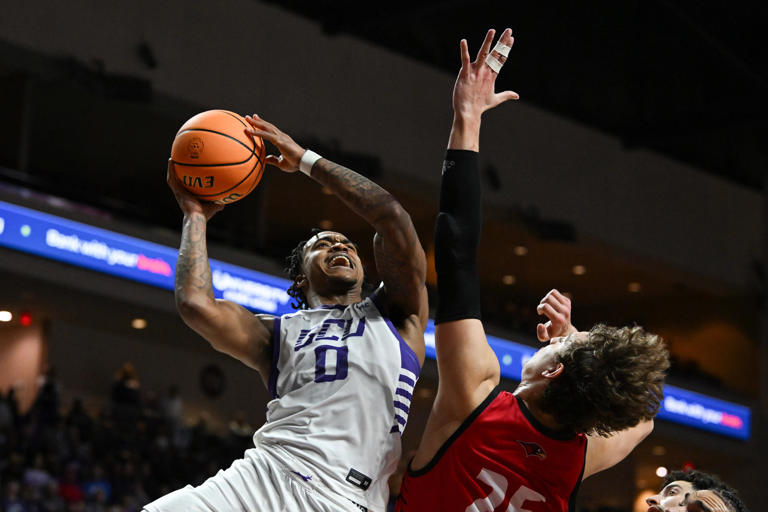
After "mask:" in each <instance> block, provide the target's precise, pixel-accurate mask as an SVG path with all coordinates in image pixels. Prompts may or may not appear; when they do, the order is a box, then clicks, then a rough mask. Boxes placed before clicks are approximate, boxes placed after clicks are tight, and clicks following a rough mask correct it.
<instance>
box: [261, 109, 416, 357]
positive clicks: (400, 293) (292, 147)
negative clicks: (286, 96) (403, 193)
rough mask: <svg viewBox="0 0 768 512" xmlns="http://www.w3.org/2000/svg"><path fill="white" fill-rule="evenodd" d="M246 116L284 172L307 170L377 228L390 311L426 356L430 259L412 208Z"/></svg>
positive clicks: (273, 162)
mask: <svg viewBox="0 0 768 512" xmlns="http://www.w3.org/2000/svg"><path fill="white" fill-rule="evenodd" d="M246 119H247V121H248V122H249V123H250V124H251V126H252V129H251V130H250V133H251V134H252V135H257V136H259V137H262V138H264V139H266V140H268V141H270V142H271V143H273V144H274V145H275V146H276V147H277V148H278V150H279V151H280V156H275V155H269V156H268V157H267V163H268V164H271V165H274V166H276V167H279V168H280V169H282V170H283V171H285V172H296V171H299V170H301V171H302V172H304V173H305V174H308V175H309V176H311V177H312V178H313V179H314V180H315V181H317V182H319V183H320V184H322V185H324V186H325V187H327V188H328V189H330V190H331V191H332V192H333V193H334V194H335V195H336V196H337V197H338V198H339V199H341V200H342V201H343V202H344V204H346V205H347V206H348V207H349V208H350V209H351V210H352V211H354V212H355V213H356V214H358V215H359V216H361V217H362V218H363V219H365V220H366V221H367V222H368V223H369V224H371V226H373V228H374V229H375V230H376V236H375V238H374V251H375V256H376V267H377V269H378V272H379V275H380V276H382V280H383V281H384V286H385V289H386V292H385V293H386V295H385V300H386V304H387V305H388V307H389V311H388V312H387V314H388V315H389V316H390V317H391V318H392V320H393V322H394V323H395V324H396V326H397V327H398V329H399V330H401V333H403V331H407V332H408V333H409V334H410V331H411V330H413V331H414V333H413V334H414V336H410V335H404V337H405V339H406V341H407V342H408V343H409V344H410V345H411V348H413V349H414V350H415V351H416V353H417V354H418V355H419V358H420V359H423V356H424V346H423V332H424V328H425V327H426V322H427V315H428V306H427V294H426V288H425V285H424V283H425V279H426V258H425V256H424V250H423V249H422V247H421V243H420V241H419V238H418V235H417V234H416V229H415V228H414V226H413V223H412V222H411V218H410V216H409V215H408V212H406V211H405V210H404V209H403V207H402V206H401V205H400V203H399V202H398V201H397V200H396V199H395V198H394V197H393V196H392V195H391V194H390V193H389V192H387V191H386V190H384V189H383V188H381V187H380V186H379V185H377V184H376V183H374V182H372V181H371V180H369V179H368V178H366V177H364V176H361V175H360V174H358V173H356V172H354V171H352V170H351V169H347V168H346V167H343V166H341V165H338V164H335V163H333V162H331V161H330V160H327V159H325V158H321V157H320V156H319V155H317V154H315V153H313V152H312V151H307V150H305V149H304V148H302V147H301V146H299V145H298V144H297V143H296V142H295V141H293V139H291V137H289V136H288V135H287V134H285V133H283V132H281V131H280V130H279V129H277V127H275V126H274V125H272V124H271V123H268V122H266V121H264V120H263V119H261V118H260V117H258V116H257V115H255V114H254V115H253V116H248V117H247V118H246ZM414 321H415V322H418V325H416V324H414V323H413V322H414ZM398 324H399V325H398ZM419 330H420V331H421V332H420V334H417V333H416V331H419ZM412 341H413V343H412Z"/></svg>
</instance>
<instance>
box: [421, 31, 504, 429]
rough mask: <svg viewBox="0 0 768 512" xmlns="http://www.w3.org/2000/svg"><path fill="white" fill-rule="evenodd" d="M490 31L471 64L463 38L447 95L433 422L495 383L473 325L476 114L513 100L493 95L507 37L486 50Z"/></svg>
mask: <svg viewBox="0 0 768 512" xmlns="http://www.w3.org/2000/svg"><path fill="white" fill-rule="evenodd" d="M494 34H495V32H494V31H493V30H489V31H488V33H487V34H486V37H485V40H484V41H483V45H482V47H481V48H480V51H479V52H478V54H477V58H476V59H475V61H474V62H470V57H469V49H468V47H467V41H466V40H462V41H461V43H460V52H461V70H460V71H459V75H458V78H457V79H456V84H455V86H454V90H453V113H454V117H453V125H452V127H451V134H450V138H449V141H448V151H447V153H446V158H445V162H444V163H443V177H442V183H441V189H440V213H439V214H438V217H437V220H436V222H435V265H436V268H437V285H438V302H437V314H436V319H435V323H436V324H437V327H436V337H435V339H436V342H435V343H436V348H437V362H438V367H439V371H440V388H439V391H438V396H437V401H436V406H435V409H434V412H435V414H436V415H437V416H438V421H439V420H440V419H442V420H446V421H451V420H452V419H454V420H459V419H464V418H465V417H466V416H467V414H469V413H470V412H471V411H472V410H473V409H474V408H475V407H476V406H477V405H478V404H479V403H480V402H482V401H483V400H484V399H485V397H486V396H487V395H488V393H489V392H490V391H491V390H492V389H493V387H494V386H496V384H498V381H499V363H498V360H497V359H496V355H495V354H494V353H493V351H492V350H491V348H490V347H489V346H488V343H487V341H486V338H485V331H484V329H483V325H482V323H481V321H480V285H479V279H478V273H477V248H478V244H479V241H480V231H481V228H482V199H481V185H480V176H479V169H478V168H479V165H478V153H477V152H478V150H479V147H480V123H481V118H482V114H483V112H485V111H486V110H488V109H491V108H494V107H495V106H497V105H499V104H501V103H503V102H505V101H507V100H510V99H517V98H518V95H517V94H516V93H514V92H512V91H505V92H501V93H496V92H495V83H496V77H497V76H498V71H499V70H500V69H501V67H500V66H501V65H502V64H503V63H504V61H505V60H506V54H507V52H508V51H509V48H510V47H511V46H512V44H513V38H512V31H511V30H510V29H507V30H505V31H504V32H503V33H502V35H501V37H500V38H499V42H498V45H497V46H496V48H494V50H491V44H492V42H493V38H494ZM491 66H494V67H493V68H492V67H491Z"/></svg>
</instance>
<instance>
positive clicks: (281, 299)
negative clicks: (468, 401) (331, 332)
mask: <svg viewBox="0 0 768 512" xmlns="http://www.w3.org/2000/svg"><path fill="white" fill-rule="evenodd" d="M0 246H5V247H8V248H11V249H15V250H18V251H22V252H26V253H30V254H34V255H37V256H42V257H44V258H49V259H53V260H57V261H62V262H65V263H69V264H72V265H76V266H79V267H83V268H87V269H91V270H95V271H97V272H102V273H105V274H109V275H112V276H117V277H121V278H124V279H129V280H132V281H137V282H140V283H144V284H149V285H152V286H157V287H160V288H164V289H166V290H173V275H174V272H175V269H176V257H177V253H178V251H177V250H176V249H172V248H170V247H166V246H163V245H159V244H155V243H152V242H148V241H146V240H141V239H138V238H134V237H130V236H126V235H122V234H119V233H115V232H112V231H108V230H105V229H100V228H96V227H93V226H89V225H87V224H82V223H79V222H74V221H71V220H68V219H64V218H61V217H57V216H55V215H50V214H47V213H42V212H38V211H35V210H31V209H29V208H23V207H20V206H16V205H12V204H9V203H5V202H2V201H0ZM210 265H211V274H212V279H213V289H214V294H215V296H216V297H217V298H222V299H227V300H231V301H233V302H236V303H238V304H241V305H242V306H244V307H246V308H248V309H251V310H254V311H260V312H263V313H270V314H274V315H282V314H285V313H290V312H292V311H293V309H292V308H291V306H290V296H289V295H288V294H287V293H286V291H285V290H286V289H287V288H288V286H289V285H290V282H289V281H288V280H286V279H282V278H279V277H275V276H272V275H269V274H264V273H262V272H257V271H255V270H250V269H246V268H243V267H239V266H236V265H231V264H229V263H225V262H222V261H217V260H213V259H212V260H210ZM434 333H435V330H434V324H433V323H432V321H430V322H429V325H428V327H427V331H426V333H425V337H426V341H427V350H426V353H427V357H430V358H432V359H434V358H435V337H434ZM488 343H489V344H490V346H491V348H492V349H493V351H494V352H495V353H496V356H497V357H498V359H499V364H500V365H501V375H502V376H503V377H507V378H510V379H513V380H520V375H521V372H522V368H523V364H525V362H526V361H527V360H528V359H529V358H530V357H531V356H532V355H533V354H534V353H535V352H536V349H535V348H532V347H529V346H527V345H523V344H520V343H515V342H513V341H509V340H505V339H502V338H497V337H494V336H488ZM658 417H659V418H661V419H664V420H668V421H672V422H675V423H680V424H683V425H688V426H690V427H694V428H698V429H702V430H707V431H710V432H714V433H717V434H721V435H725V436H729V437H735V438H738V439H749V436H750V424H751V410H750V409H749V408H748V407H745V406H743V405H738V404H734V403H731V402H726V401H724V400H719V399H716V398H712V397H708V396H705V395H702V394H700V393H694V392H692V391H688V390H685V389H681V388H677V387H675V386H669V385H667V386H665V388H664V402H663V403H662V407H661V411H660V412H659V415H658Z"/></svg>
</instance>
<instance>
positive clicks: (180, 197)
mask: <svg viewBox="0 0 768 512" xmlns="http://www.w3.org/2000/svg"><path fill="white" fill-rule="evenodd" d="M172 166H173V164H172V163H171V162H169V163H168V185H169V186H170V187H171V190H173V194H174V196H176V200H177V202H178V203H179V206H180V207H181V210H182V211H183V212H184V221H183V225H182V232H181V246H180V247H179V258H178V261H177V262H176V281H175V297H176V307H177V308H178V310H179V313H180V314H181V318H182V319H183V320H184V323H186V324H187V325H188V326H189V327H191V328H192V329H193V330H194V331H196V332H197V333H198V334H200V335H201V336H202V337H203V338H205V339H206V340H208V342H209V343H210V344H211V346H212V347H213V348H215V349H216V350H218V351H220V352H224V353H225V354H229V355H230V356H232V357H234V358H236V359H238V360H240V361H242V362H243V363H244V364H246V365H248V366H250V367H251V368H254V369H256V370H258V371H259V372H260V373H261V377H262V380H264V381H265V382H266V381H267V379H268V378H269V367H270V362H271V350H270V349H271V339H272V338H271V330H272V324H273V322H272V320H273V319H272V317H270V316H269V315H254V314H252V313H251V312H249V311H248V310H246V309H245V308H243V307H242V306H240V305H238V304H235V303H234V302H230V301H226V300H216V299H214V296H213V284H212V282H211V267H210V265H209V264H208V249H207V246H206V241H205V235H206V226H207V222H208V220H209V219H210V218H211V217H212V216H213V215H214V214H215V213H216V212H217V211H219V210H220V209H221V208H222V206H220V205H217V204H213V203H203V202H201V201H198V200H197V199H195V198H194V197H193V196H192V195H191V194H189V193H188V192H187V191H186V190H185V189H184V188H183V187H182V186H181V184H180V183H179V181H178V178H176V176H175V173H174V172H173V169H172Z"/></svg>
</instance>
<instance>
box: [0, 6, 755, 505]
mask: <svg viewBox="0 0 768 512" xmlns="http://www.w3.org/2000/svg"><path fill="white" fill-rule="evenodd" d="M766 14H767V12H766V4H765V3H762V2H728V3H722V2H720V3H714V2H692V1H690V2H689V1H684V2H677V1H674V0H649V1H646V2H639V1H626V2H609V1H598V2H570V1H569V2H504V3H502V2H488V1H473V2H469V1H445V2H432V1H430V2H406V1H395V2H389V3H386V4H382V3H379V4H376V5H369V6H366V5H365V3H361V2H349V1H313V2H296V1H287V2H277V1H266V2H258V1H253V0H224V1H218V2H184V1H181V0H167V1H165V2H150V1H148V0H138V1H137V2H112V1H94V0H72V1H70V2H53V1H43V0H40V1H29V2H5V3H4V4H3V7H2V14H0V112H2V117H1V118H0V119H1V120H2V122H1V123H0V310H1V311H0V320H2V323H0V394H1V395H2V400H0V508H2V509H3V510H8V511H11V510H12V511H14V512H16V511H29V512H32V511H59V510H62V511H63V510H67V511H93V512H98V511H109V512H118V511H137V510H140V509H141V506H142V505H143V504H144V503H146V502H147V501H149V500H151V499H153V498H155V497H157V496H160V495H161V494H164V493H166V492H168V491H170V490H173V489H176V488H178V487H181V486H183V485H186V484H187V483H192V484H196V483H200V482H201V481H202V480H203V479H205V478H206V477H207V476H210V475H212V474H214V473H215V472H216V471H217V470H218V469H219V468H225V467H227V466H228V465H229V464H230V463H231V461H232V460H234V459H236V458H238V457H240V456H242V452H243V450H244V449H246V448H247V447H248V445H249V443H250V442H251V441H250V437H251V435H252V433H253V431H254V430H255V429H256V428H258V427H259V426H260V425H261V424H262V423H263V421H264V411H265V405H266V403H267V401H268V394H267V392H266V390H265V389H264V386H263V385H262V382H261V380H260V378H259V377H258V374H256V372H254V371H252V370H250V369H248V368H247V367H245V366H244V365H242V364H240V363H238V362H237V361H235V360H233V359H231V358H229V357H227V356H225V355H222V354H220V353H218V352H216V351H214V350H213V349H212V348H211V347H210V346H209V345H208V343H206V342H205V341H204V340H203V339H202V338H200V337H199V336H198V335H196V334H195V333H194V332H193V331H191V330H190V329H189V328H187V327H186V326H185V325H184V324H183V322H182V321H181V319H180V318H179V316H178V314H177V312H176V309H175V305H174V298H173V291H172V288H173V284H172V283H173V277H172V271H173V268H174V266H175V251H176V248H178V243H179V236H180V232H181V218H182V215H181V212H180V210H179V208H178V206H177V204H176V202H175V201H174V198H173V195H172V194H171V192H170V190H169V189H168V186H167V185H166V183H165V173H166V160H167V158H168V156H169V152H170V147H171V142H172V141H173V138H174V135H175V133H176V131H177V129H178V128H179V127H180V126H181V125H182V123H183V122H184V121H185V120H186V119H188V118H189V117H191V116H192V115H194V114H195V113H197V112H200V111H203V110H208V109H212V108H223V109H228V110H232V111H235V112H239V113H241V114H243V115H245V114H250V113H254V112H255V113H258V114H259V115H260V116H262V117H263V118H265V119H267V120H270V121H274V122H275V123H276V124H277V125H278V126H280V128H281V129H283V130H285V131H286V132H287V133H289V134H291V135H292V136H293V137H294V138H295V139H296V140H297V141H298V142H299V143H300V144H302V145H303V146H305V147H309V148H311V149H313V150H315V151H317V152H318V153H320V154H322V155H323V156H327V157H329V158H330V159H332V160H334V161H338V162H339V163H342V164H344V165H346V166H348V167H350V168H352V169H355V170H358V171H359V172H361V173H362V174H364V175H366V176H368V177H370V178H371V179H373V180H374V181H376V182H377V183H380V184H382V185H383V186H384V187H385V188H387V189H388V190H390V191H391V192H392V193H393V194H394V195H395V196H396V197H397V198H398V199H399V200H400V201H401V203H402V204H403V206H404V207H405V208H406V210H408V212H409V213H410V215H411V217H412V219H413V221H414V224H415V225H416V228H417V230H418V232H419V236H420V238H421V241H422V243H423V245H424V248H425V250H426V252H427V255H428V260H429V268H430V270H429V271H428V285H429V289H430V293H431V294H432V295H431V296H433V295H434V285H435V273H434V269H433V266H434V265H433V261H434V247H433V245H432V229H433V224H434V219H435V215H436V213H437V199H438V192H439V188H438V187H439V182H440V163H441V161H442V157H443V153H444V150H445V141H446V139H447V135H448V130H449V128H450V122H451V110H450V99H451V90H452V86H453V80H454V78H455V76H456V71H457V70H458V68H459V65H460V64H459V51H458V42H459V40H460V39H461V38H467V39H468V41H469V47H470V53H471V54H472V55H474V53H475V52H476V51H477V49H478V47H479V45H480V43H481V41H482V38H483V35H484V34H485V31H486V30H487V29H488V28H490V27H493V28H496V29H497V30H498V31H499V32H500V31H501V30H502V29H504V28H505V27H507V26H509V27H512V29H513V30H514V35H515V45H514V48H513V50H512V52H511V54H510V59H509V62H508V63H507V65H506V67H505V70H504V73H502V74H501V76H500V78H499V80H498V82H497V89H498V90H503V89H513V90H515V91H517V92H519V93H520V96H521V99H520V101H518V102H516V103H508V104H505V105H502V106H500V107H498V108H496V109H494V110H493V111H491V112H488V113H487V114H486V115H485V116H484V123H483V135H482V141H481V170H482V176H483V179H484V203H485V223H484V228H483V237H482V242H481V247H480V268H481V269H482V270H481V280H482V287H483V316H484V321H485V324H486V329H487V330H488V332H489V333H490V334H492V335H493V336H494V338H492V340H491V341H492V344H493V346H494V348H495V349H496V350H497V354H499V359H500V361H501V364H502V369H503V370H502V372H503V373H504V375H505V379H504V380H503V387H505V388H506V389H510V390H511V389H514V387H515V385H516V380H515V379H516V378H519V365H520V363H521V361H522V358H524V357H526V355H527V354H529V353H531V352H532V351H533V350H534V349H535V347H536V346H537V344H538V342H537V341H536V335H535V327H536V323H537V322H538V318H537V316H536V311H535V306H536V305H537V304H538V301H539V300H540V298H541V297H543V296H544V295H545V294H546V293H547V292H548V291H549V290H550V289H552V288H554V287H557V288H558V289H560V290H562V291H564V292H567V293H568V294H570V296H571V297H572V300H573V304H574V310H573V319H574V324H575V325H576V326H580V327H581V328H582V329H585V328H588V327H589V326H591V325H592V324H593V323H595V322H597V321H603V322H606V323H609V324H626V323H637V324H639V325H643V326H644V327H646V328H647V329H649V330H651V331H653V332H658V333H660V334H661V335H662V336H663V337H664V338H665V339H666V341H667V343H668V346H669V350H670V353H671V355H672V361H673V362H672V367H671V370H670V372H669V376H668V379H667V383H668V385H669V386H668V390H667V393H666V397H667V398H666V400H665V402H664V405H663V408H662V413H661V415H660V417H659V418H658V419H657V421H656V427H655V430H654V432H653V433H652V434H651V436H650V437H649V438H647V439H646V440H645V441H644V442H643V443H642V444H640V445H639V446H638V447H637V448H636V449H635V450H634V452H633V453H632V454H631V455H630V456H629V457H628V458H627V459H626V460H625V461H623V462H622V463H620V464H619V465H617V466H615V467H614V468H612V469H610V470H608V471H605V472H603V473H600V474H598V475H597V476H595V477H593V478H590V479H588V480H586V481H585V482H584V484H583V485H582V487H581V490H580V492H579V497H578V501H577V506H576V510H578V511H581V512H588V511H589V512H598V511H601V512H609V511H611V512H613V511H625V512H641V511H642V512H645V511H646V509H647V506H646V505H645V504H644V501H643V499H644V498H645V497H646V496H648V495H649V494H653V493H654V492H656V490H658V488H659V487H660V485H661V483H662V480H663V479H662V478H661V477H662V476H663V475H664V474H665V473H666V472H667V471H671V470H674V469H683V468H696V469H700V470H703V471H707V472H713V473H716V474H718V475H719V476H720V477H722V478H723V479H724V480H726V481H727V482H728V483H730V484H731V485H733V486H734V487H736V488H737V489H739V491H740V492H741V494H742V496H743V497H744V499H745V501H746V502H747V504H748V505H749V506H750V508H751V509H752V510H761V506H762V500H761V499H760V495H759V493H760V489H761V485H762V480H763V479H764V476H763V475H764V474H765V463H766V462H765V461H766V460H768V303H767V302H766V291H767V289H766V285H767V284H768V282H767V281H766V279H767V278H768V262H767V261H766V254H768V252H767V251H768V154H767V148H768V146H767V145H766V140H768V130H767V129H766V128H767V126H768V125H767V124H766V123H767V121H768V102H767V101H766V98H767V97H768V71H766V67H765V63H766V62H767V61H768V55H767V54H766V48H767V46H766V45H765V42H764V31H765V29H764V27H765V25H766V22H767V21H768V16H767V15H766ZM268 150H269V148H268ZM313 226H320V227H323V228H325V229H334V230H338V231H341V232H343V233H345V234H346V235H348V236H349V238H350V239H353V240H356V241H358V242H361V253H362V255H363V258H364V261H365V262H366V264H367V267H368V270H369V272H371V273H373V268H374V265H373V260H372V258H373V251H372V246H371V244H370V243H369V242H368V241H369V240H371V237H372V235H373V232H372V231H371V229H370V227H369V226H368V225H367V224H365V223H364V222H363V221H362V220H361V219H359V218H358V217H357V216H355V215H351V214H350V213H349V211H348V210H347V209H346V207H344V205H343V204H342V203H341V202H340V201H339V200H337V199H336V198H335V197H333V196H332V195H328V194H326V193H324V191H323V189H322V188H321V187H319V186H318V185H317V184H316V183H314V182H313V181H312V180H311V179H308V178H307V177H306V176H302V175H301V174H295V175H294V174H284V173H281V172H279V171H277V170H276V169H274V168H268V169H267V170H266V172H265V174H264V177H263V179H262V181H261V183H260V184H259V186H258V187H257V188H256V190H255V191H254V192H253V193H252V194H251V195H250V196H249V197H247V198H246V199H244V200H242V201H240V202H238V203H236V204H233V205H230V206H228V207H226V208H225V209H224V210H223V211H222V212H220V213H218V214H217V215H216V216H215V217H214V218H213V219H212V220H211V222H210V224H209V251H210V255H211V257H212V258H215V259H216V260H217V261H218V262H221V265H220V266H219V267H217V268H214V284H215V286H216V290H217V293H219V294H221V296H227V297H229V298H234V299H237V300H239V301H241V303H246V304H248V305H249V306H250V307H251V308H252V309H253V310H254V311H263V312H275V311H287V310H286V309H281V308H286V307H288V306H287V303H286V299H287V296H285V295H284V294H283V293H282V292H281V290H282V289H284V287H285V283H284V282H283V281H281V280H280V279H278V278H283V274H282V266H283V261H284V257H285V256H286V255H287V254H288V253H289V252H290V250H291V248H292V247H293V246H294V245H295V243H296V242H297V241H298V240H301V239H302V238H306V235H307V234H308V232H309V228H311V227H313ZM254 271H256V272H254ZM377 277H378V276H375V275H373V274H372V275H371V278H372V279H373V280H375V279H376V278H377ZM430 332H431V330H430V331H428V334H429V333H430ZM428 352H429V351H428ZM431 354H434V351H432V352H431ZM436 389H437V370H436V365H435V361H434V359H431V358H428V361H427V363H426V365H425V368H424V370H423V372H422V378H421V380H420V381H419V384H418V386H417V387H416V391H415V395H414V402H413V406H412V407H411V417H410V420H409V423H408V428H407V429H406V433H405V436H404V438H403V444H404V446H403V453H404V456H403V460H402V461H401V463H400V469H399V471H398V473H396V474H395V475H394V476H393V478H392V480H391V488H392V492H393V493H397V491H398V488H399V480H400V478H401V477H402V471H403V468H404V467H405V464H406V462H407V460H408V458H409V456H410V455H409V454H412V453H413V450H414V449H415V447H416V444H417V442H418V440H419V437H420V435H421V431H422V429H423V428H424V424H425V421H426V418H427V415H428V413H429V410H430V405H431V403H432V400H433V399H434V395H435V391H436ZM361 413H362V412H361Z"/></svg>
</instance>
